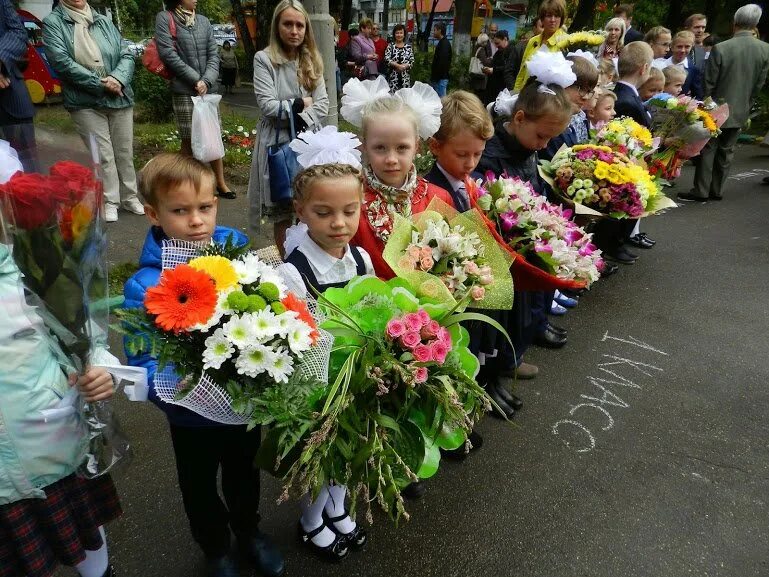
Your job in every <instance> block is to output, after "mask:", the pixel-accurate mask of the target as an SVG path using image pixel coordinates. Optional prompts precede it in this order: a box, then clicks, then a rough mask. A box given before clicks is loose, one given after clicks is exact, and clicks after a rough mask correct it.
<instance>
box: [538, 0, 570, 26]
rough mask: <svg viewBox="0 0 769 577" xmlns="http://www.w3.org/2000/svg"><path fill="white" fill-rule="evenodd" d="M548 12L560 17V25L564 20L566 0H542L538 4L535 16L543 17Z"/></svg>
mask: <svg viewBox="0 0 769 577" xmlns="http://www.w3.org/2000/svg"><path fill="white" fill-rule="evenodd" d="M548 14H553V15H555V16H558V17H559V18H560V19H561V25H563V21H564V20H566V2H564V0H543V2H542V4H540V5H539V12H538V13H537V16H538V17H539V18H541V19H544V18H545V17H546V16H547V15H548Z"/></svg>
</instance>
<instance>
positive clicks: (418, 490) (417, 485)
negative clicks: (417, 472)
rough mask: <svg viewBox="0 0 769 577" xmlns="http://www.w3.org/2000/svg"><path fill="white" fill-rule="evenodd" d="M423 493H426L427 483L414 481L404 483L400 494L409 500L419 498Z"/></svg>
mask: <svg viewBox="0 0 769 577" xmlns="http://www.w3.org/2000/svg"><path fill="white" fill-rule="evenodd" d="M425 493H427V483H425V482H424V481H415V482H413V483H409V484H408V485H406V487H405V488H404V489H403V491H401V495H403V497H404V498H405V499H409V500H410V501H416V500H417V499H421V498H422V497H424V496H425Z"/></svg>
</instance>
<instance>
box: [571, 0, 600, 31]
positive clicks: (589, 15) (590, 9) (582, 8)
mask: <svg viewBox="0 0 769 577" xmlns="http://www.w3.org/2000/svg"><path fill="white" fill-rule="evenodd" d="M596 3H597V0H580V1H579V5H578V6H577V11H576V12H575V13H574V19H573V20H572V22H571V26H569V29H570V30H582V29H585V28H592V27H593V13H594V12H595V5H596Z"/></svg>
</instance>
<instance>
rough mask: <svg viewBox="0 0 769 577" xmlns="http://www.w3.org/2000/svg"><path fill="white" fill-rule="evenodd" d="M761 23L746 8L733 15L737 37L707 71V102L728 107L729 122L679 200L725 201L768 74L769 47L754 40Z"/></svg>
mask: <svg viewBox="0 0 769 577" xmlns="http://www.w3.org/2000/svg"><path fill="white" fill-rule="evenodd" d="M760 19H761V7H760V6H758V5H756V4H747V5H745V6H743V7H742V8H740V9H739V10H737V12H735V13H734V36H733V37H732V38H731V39H729V40H726V41H724V42H721V43H720V44H717V45H715V46H714V47H713V50H712V51H711V53H710V57H709V58H708V61H707V64H706V66H705V96H711V97H712V98H713V100H715V101H716V102H721V101H725V102H727V103H728V104H729V111H730V114H729V118H728V119H727V120H726V122H725V123H724V125H723V126H722V127H721V134H720V135H719V136H718V138H713V139H711V141H710V142H708V144H707V146H705V148H704V149H703V151H702V153H701V155H700V161H699V163H698V164H697V170H696V172H695V175H694V188H693V189H692V191H691V192H682V193H679V194H678V198H679V199H680V200H685V201H699V202H705V201H707V200H721V189H722V188H723V186H724V183H725V182H726V177H727V176H728V174H729V168H730V167H731V164H732V158H733V157H734V147H735V145H736V143H737V137H738V136H739V135H740V130H741V129H742V126H743V125H744V124H745V121H747V119H748V115H749V113H750V103H751V102H753V101H754V100H755V98H756V96H757V95H758V92H759V90H761V87H762V86H763V85H764V81H765V80H766V75H767V72H768V71H769V44H766V43H765V42H761V41H760V40H758V39H756V38H755V37H754V36H753V32H752V30H753V28H755V27H756V26H757V25H758V21H759V20H760Z"/></svg>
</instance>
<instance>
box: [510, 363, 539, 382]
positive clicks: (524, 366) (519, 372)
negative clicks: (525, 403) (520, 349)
mask: <svg viewBox="0 0 769 577" xmlns="http://www.w3.org/2000/svg"><path fill="white" fill-rule="evenodd" d="M538 374H539V367H537V366H536V365H531V364H529V363H521V364H520V365H518V366H517V367H516V368H515V376H516V378H518V379H522V380H529V379H533V378H534V377H536V376H537V375H538Z"/></svg>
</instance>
